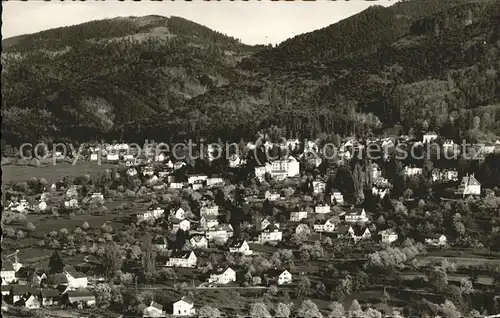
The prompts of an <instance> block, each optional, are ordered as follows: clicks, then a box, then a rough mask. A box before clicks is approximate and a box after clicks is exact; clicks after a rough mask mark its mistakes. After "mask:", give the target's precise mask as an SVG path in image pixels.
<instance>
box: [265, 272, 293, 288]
mask: <svg viewBox="0 0 500 318" xmlns="http://www.w3.org/2000/svg"><path fill="white" fill-rule="evenodd" d="M264 278H265V280H266V281H267V284H268V285H269V284H270V283H276V284H278V285H284V284H289V283H291V282H292V274H291V273H290V272H289V271H288V270H286V269H285V270H283V269H278V268H273V269H270V270H268V271H266V272H265V273H264Z"/></svg>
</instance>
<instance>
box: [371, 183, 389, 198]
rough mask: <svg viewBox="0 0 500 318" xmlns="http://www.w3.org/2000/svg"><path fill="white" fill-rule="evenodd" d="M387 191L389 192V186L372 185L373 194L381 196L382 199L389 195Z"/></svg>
mask: <svg viewBox="0 0 500 318" xmlns="http://www.w3.org/2000/svg"><path fill="white" fill-rule="evenodd" d="M387 193H389V189H387V188H379V187H377V186H376V185H374V186H373V187H372V194H373V196H375V197H380V198H381V199H383V198H384V197H385V196H386V195H387Z"/></svg>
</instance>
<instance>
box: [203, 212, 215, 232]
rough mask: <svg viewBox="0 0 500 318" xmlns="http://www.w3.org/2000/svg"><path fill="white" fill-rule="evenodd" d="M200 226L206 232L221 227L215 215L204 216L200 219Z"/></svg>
mask: <svg viewBox="0 0 500 318" xmlns="http://www.w3.org/2000/svg"><path fill="white" fill-rule="evenodd" d="M200 225H201V228H202V229H204V230H206V229H209V228H215V227H216V226H217V225H219V221H218V220H217V216H215V215H204V216H202V217H201V219H200Z"/></svg>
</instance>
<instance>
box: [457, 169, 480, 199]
mask: <svg viewBox="0 0 500 318" xmlns="http://www.w3.org/2000/svg"><path fill="white" fill-rule="evenodd" d="M458 192H459V193H460V194H461V195H464V196H466V195H480V194H481V184H480V183H479V181H477V179H476V178H475V177H474V174H471V175H467V176H465V177H463V178H462V182H461V183H460V186H459V188H458Z"/></svg>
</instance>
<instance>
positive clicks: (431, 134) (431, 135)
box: [422, 131, 438, 144]
mask: <svg viewBox="0 0 500 318" xmlns="http://www.w3.org/2000/svg"><path fill="white" fill-rule="evenodd" d="M437 138H438V134H436V133H435V132H433V131H430V132H428V133H426V134H424V136H423V139H422V142H423V143H424V144H425V143H427V142H431V141H434V140H436V139H437Z"/></svg>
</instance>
